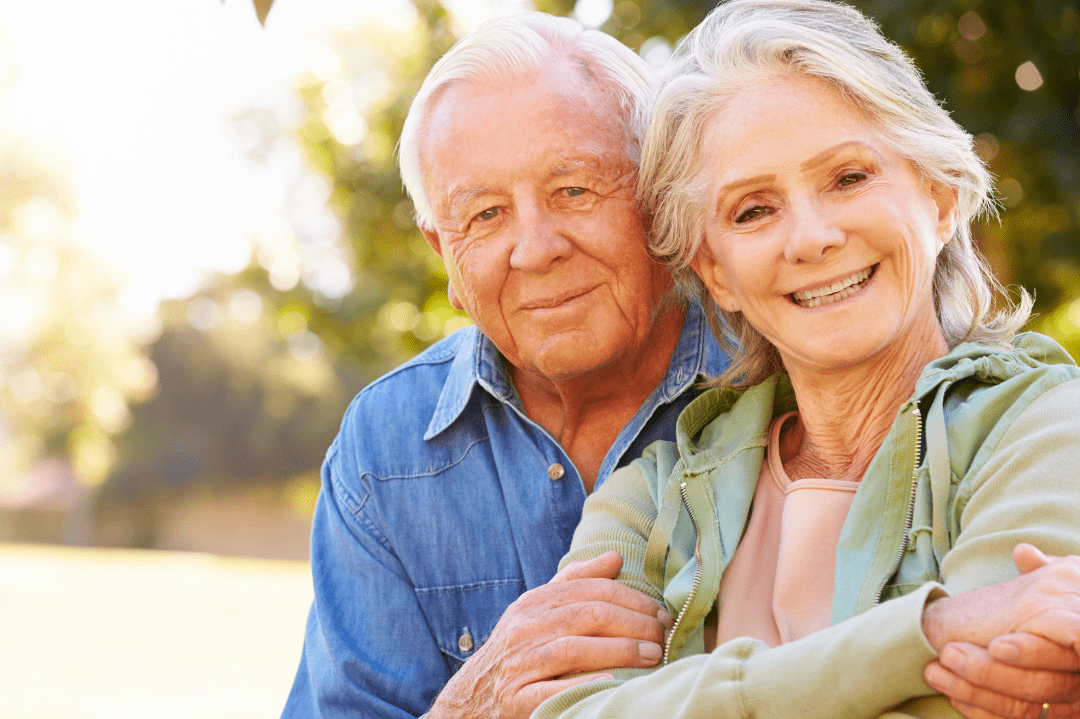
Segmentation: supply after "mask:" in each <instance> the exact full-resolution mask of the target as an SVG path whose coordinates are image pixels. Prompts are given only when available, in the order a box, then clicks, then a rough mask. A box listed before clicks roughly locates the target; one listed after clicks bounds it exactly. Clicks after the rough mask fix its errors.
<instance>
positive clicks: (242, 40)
mask: <svg viewBox="0 0 1080 719" xmlns="http://www.w3.org/2000/svg"><path fill="white" fill-rule="evenodd" d="M600 1H601V2H602V3H603V2H606V0H600ZM446 5H447V6H448V7H449V8H450V9H451V10H452V11H453V12H454V13H455V16H456V18H457V20H458V22H459V23H460V25H461V27H462V29H469V28H471V27H473V26H475V25H476V24H478V23H479V22H481V21H482V20H484V19H486V18H487V17H490V16H492V15H495V14H504V13H506V12H509V11H513V10H514V9H519V8H522V7H527V6H528V0H448V2H447V3H446ZM415 18H416V13H415V10H414V9H413V6H412V4H411V3H410V2H409V1H408V0H376V1H369V0H360V1H359V2H358V1H357V0H275V3H274V7H273V9H272V10H271V12H270V15H269V18H268V20H267V24H266V27H265V28H264V27H262V26H260V25H259V23H258V21H257V20H256V18H255V13H254V10H253V8H252V4H251V0H225V2H221V1H220V0H152V1H150V2H148V1H147V0H97V2H86V1H85V0H33V1H32V2H31V1H28V0H0V32H2V33H3V35H4V36H6V42H7V43H8V44H9V45H10V46H11V48H13V51H14V52H13V53H12V54H13V55H14V61H15V64H16V68H17V72H18V76H17V81H16V84H15V85H14V87H13V88H12V90H11V92H10V94H9V95H8V97H7V98H6V100H4V101H0V131H8V130H10V131H15V132H18V133H21V134H24V135H28V136H29V137H31V138H32V139H33V141H34V142H35V143H36V144H38V145H40V146H43V147H46V148H48V149H49V152H50V154H51V155H55V156H59V157H60V158H65V159H66V160H67V161H68V167H69V168H70V172H71V176H70V181H71V183H72V185H73V187H74V189H75V192H76V196H77V201H78V206H79V217H78V219H77V223H76V233H77V238H78V239H79V241H81V242H82V243H84V244H85V245H86V246H88V247H90V248H91V249H93V250H94V251H95V252H96V253H97V254H98V255H100V256H101V257H103V258H104V259H106V260H107V261H108V262H110V263H112V264H114V265H115V266H116V267H117V268H119V269H120V270H121V272H122V273H123V275H124V276H125V277H126V282H127V284H126V289H125V291H124V297H125V301H126V304H127V305H128V306H129V307H130V308H131V309H132V310H133V311H134V312H136V313H143V314H144V313H149V312H152V311H153V308H154V307H156V303H157V302H158V301H159V300H160V299H163V298H167V297H180V296H185V295H187V294H189V293H191V292H193V291H194V290H196V289H197V288H198V287H199V285H200V282H201V281H202V280H203V278H204V277H205V275H206V273H208V272H214V271H225V272H233V271H236V270H239V269H241V268H243V267H244V266H245V265H246V264H247V263H248V261H249V258H250V257H251V253H252V245H251V242H252V238H253V237H254V236H255V235H256V234H258V233H259V232H260V231H261V232H263V233H265V232H266V228H267V226H268V224H269V225H272V224H273V223H275V222H278V223H280V221H281V219H282V217H283V215H282V212H283V206H284V204H285V200H286V196H287V194H288V193H289V192H290V188H295V187H296V186H297V183H298V182H299V181H300V179H301V178H302V177H303V175H304V172H305V169H304V164H303V161H302V159H301V157H300V155H299V153H298V152H293V153H277V154H276V155H275V156H272V157H271V158H270V159H269V160H268V161H267V162H266V163H263V164H259V163H255V162H252V161H251V160H250V159H249V158H248V157H246V156H245V154H244V151H243V147H242V146H243V142H242V141H239V140H238V138H237V129H236V124H235V122H234V118H235V117H236V116H237V114H238V113H241V112H243V111H244V110H246V109H249V108H264V109H270V110H273V111H274V112H277V113H279V114H280V116H282V117H286V118H288V117H295V116H296V115H297V114H298V112H299V110H298V108H297V100H296V96H295V92H294V89H293V84H292V78H294V77H296V75H297V74H299V73H300V72H301V71H302V70H303V69H304V68H305V67H307V66H308V65H309V64H310V63H311V62H312V61H313V60H312V58H313V57H316V56H317V55H318V52H317V49H318V47H319V43H320V38H325V37H327V36H328V35H329V34H330V33H331V32H332V31H334V30H335V29H341V28H350V27H355V26H356V25H358V24H359V23H372V22H377V23H384V24H386V25H388V26H390V27H397V28H401V29H405V28H407V27H409V26H410V24H411V23H412V22H413V21H414V20H415ZM314 194H315V196H316V197H318V193H317V192H315V193H314ZM328 231H329V230H328Z"/></svg>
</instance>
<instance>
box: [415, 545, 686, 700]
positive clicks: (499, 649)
mask: <svg viewBox="0 0 1080 719" xmlns="http://www.w3.org/2000/svg"><path fill="white" fill-rule="evenodd" d="M621 567H622V557H620V556H619V554H618V553H617V552H608V553H607V554H604V555H602V556H600V557H597V558H596V559H593V560H589V561H586V562H574V563H572V564H570V565H568V566H567V567H566V568H565V569H563V570H562V571H561V572H559V573H558V574H556V575H555V577H554V578H553V579H552V580H551V581H550V582H549V583H548V584H545V585H544V586H542V587H537V588H535V589H533V590H531V591H528V592H526V593H525V594H523V595H521V596H520V597H518V599H517V601H515V602H514V603H513V604H511V605H510V606H509V607H508V608H507V610H506V612H505V613H504V614H503V616H502V618H501V619H500V620H499V623H498V624H496V625H495V629H494V630H493V631H492V633H491V637H490V638H489V639H488V640H487V641H486V642H485V643H484V645H483V646H482V647H480V649H478V650H477V651H476V654H474V655H473V656H472V657H470V658H469V660H468V661H467V662H465V664H464V665H463V666H462V667H461V669H460V670H459V671H458V672H457V674H455V675H454V676H453V678H452V679H451V680H450V682H449V683H448V684H447V685H446V686H445V687H444V688H443V690H442V692H441V693H440V694H439V696H438V698H437V699H436V700H435V704H434V705H433V706H432V707H431V711H430V712H428V714H427V716H428V717H429V719H447V718H449V717H453V718H454V719H466V718H468V719H474V718H475V719H481V718H482V719H519V718H520V719H527V717H528V716H529V715H530V714H531V713H532V712H533V710H534V709H536V707H538V706H539V705H540V704H541V703H542V702H543V701H544V700H545V699H547V698H548V697H550V696H552V695H554V694H556V693H558V692H560V691H562V690H563V689H566V688H567V687H570V686H573V685H574V684H581V683H583V682H588V681H594V680H596V679H603V678H611V675H610V674H588V672H596V671H598V670H602V669H608V668H612V667H651V666H653V665H654V664H656V663H657V662H658V661H659V660H660V657H661V654H662V652H663V649H662V645H663V642H664V631H665V629H667V628H669V627H670V626H671V617H670V616H669V615H668V613H667V610H666V609H665V608H664V607H662V606H661V604H660V603H659V602H657V601H656V600H654V599H652V598H650V597H647V596H645V595H644V594H641V593H640V592H637V591H634V590H633V589H630V588H629V587H627V586H624V585H622V584H620V583H618V582H616V581H614V579H615V577H617V576H618V574H619V569H620V568H621ZM579 672H586V674H585V675H584V676H578V677H573V678H570V679H556V677H560V676H562V675H565V674H575V673H579Z"/></svg>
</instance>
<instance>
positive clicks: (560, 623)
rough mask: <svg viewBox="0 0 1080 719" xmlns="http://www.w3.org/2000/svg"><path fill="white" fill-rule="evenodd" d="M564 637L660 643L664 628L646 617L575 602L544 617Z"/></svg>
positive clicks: (619, 608)
mask: <svg viewBox="0 0 1080 719" xmlns="http://www.w3.org/2000/svg"><path fill="white" fill-rule="evenodd" d="M548 621H550V622H551V624H552V626H553V627H561V630H560V631H559V632H558V633H559V634H561V635H564V636H581V637H625V638H628V639H639V640H643V641H649V642H658V643H659V642H662V641H663V640H664V630H665V629H666V626H665V624H664V623H663V622H662V621H660V620H659V619H658V618H657V617H655V616H651V615H650V614H648V613H644V612H638V611H634V610H632V609H627V608H626V607H622V606H619V605H617V604H611V603H608V602H579V603H577V604H573V605H570V606H565V607H560V608H559V609H558V610H555V611H553V612H552V615H551V616H550V617H548Z"/></svg>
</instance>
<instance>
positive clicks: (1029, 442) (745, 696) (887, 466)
mask: <svg viewBox="0 0 1080 719" xmlns="http://www.w3.org/2000/svg"><path fill="white" fill-rule="evenodd" d="M1076 379H1080V369H1078V368H1077V367H1076V365H1075V363H1074V362H1073V361H1072V359H1071V358H1070V357H1069V356H1068V354H1067V353H1066V352H1065V351H1064V350H1063V349H1062V348H1061V347H1060V346H1058V345H1057V344H1056V343H1054V342H1053V341H1052V340H1050V339H1049V338H1046V337H1043V336H1041V335H1036V334H1024V335H1018V336H1017V338H1016V340H1015V342H1014V347H1013V349H1012V350H1010V351H1007V352H1005V351H999V350H994V349H987V348H985V347H981V346H978V345H974V344H965V345H961V346H960V347H957V348H956V349H955V350H953V351H952V352H950V353H949V354H948V355H947V356H945V357H943V358H941V359H939V360H937V361H935V362H933V363H931V364H930V365H928V366H927V367H926V368H925V369H924V370H923V372H922V374H921V375H920V377H919V380H918V382H917V384H916V387H915V392H914V394H913V395H912V397H911V398H910V399H909V400H908V401H907V402H906V403H905V404H904V405H903V406H902V407H900V409H899V411H898V413H897V416H896V419H895V421H894V422H893V425H892V428H891V430H890V432H889V434H888V435H887V437H886V438H885V441H884V443H883V444H882V446H881V448H880V449H879V450H878V452H877V454H876V455H875V456H874V459H873V461H872V462H871V464H870V467H869V468H868V470H867V472H866V474H865V475H864V477H863V479H862V481H861V482H860V485H859V489H858V491H857V492H856V494H855V498H854V500H853V503H852V506H851V509H850V511H849V514H848V517H847V520H846V521H845V524H844V528H843V531H842V533H841V536H840V541H839V546H838V548H837V556H836V580H835V589H834V595H833V626H831V627H829V628H828V629H826V630H823V631H821V632H818V633H816V634H813V635H811V636H808V637H805V638H803V639H800V640H797V641H794V642H791V643H788V644H784V645H782V646H780V647H776V648H769V647H768V646H767V645H765V644H764V643H763V642H760V641H758V640H753V639H748V638H744V639H737V640H734V641H731V642H727V643H725V644H723V645H721V646H720V647H718V648H717V649H716V650H715V651H713V652H712V653H710V654H704V653H703V649H704V643H703V626H704V621H705V618H706V616H707V615H708V613H709V611H710V609H712V607H713V605H714V604H715V603H716V598H717V595H718V592H719V587H720V577H721V575H722V573H723V571H724V568H725V567H726V566H727V564H728V562H730V561H731V558H732V555H733V554H734V552H735V548H736V547H737V546H738V543H739V540H740V537H741V535H742V532H743V529H744V526H745V524H746V521H747V519H748V516H749V511H750V503H751V500H752V498H753V496H754V490H755V487H756V484H757V478H758V474H759V470H760V467H761V462H762V461H763V458H764V449H765V445H766V432H767V429H768V426H769V423H770V422H771V420H772V419H773V418H774V417H776V416H778V415H780V414H783V413H785V412H788V411H791V410H793V409H796V404H795V396H794V393H793V391H792V388H791V384H790V382H789V381H788V380H787V378H786V377H785V376H778V377H774V378H772V379H770V380H768V381H766V382H763V383H762V384H760V385H757V386H755V387H753V388H751V389H750V390H748V391H746V392H745V393H742V394H740V393H736V392H733V391H730V390H711V391H709V392H706V393H705V394H703V395H702V396H701V397H699V398H698V399H696V400H695V401H694V402H693V403H691V404H690V405H689V406H688V407H687V408H686V410H684V411H683V413H682V415H681V416H680V418H679V424H678V430H677V442H676V443H670V442H658V443H656V444H654V445H652V446H651V447H650V448H649V450H648V451H647V452H646V454H645V456H644V457H642V458H641V459H640V460H638V461H636V462H635V463H634V464H632V465H631V466H630V467H627V468H625V469H623V470H621V471H620V472H617V473H615V474H613V475H612V476H611V477H610V478H609V479H608V480H607V481H606V482H605V484H604V485H603V487H602V488H601V489H600V490H599V491H597V492H596V493H595V494H594V495H593V496H592V497H590V498H589V500H588V501H587V502H586V505H585V514H584V516H583V518H582V522H581V524H580V525H579V527H578V530H577V532H576V533H575V535H574V541H573V545H572V547H571V550H570V553H569V554H568V555H567V556H566V557H565V558H564V559H563V565H564V566H565V564H566V563H568V562H570V561H574V560H578V559H586V558H590V557H595V556H599V555H600V554H603V553H604V552H607V551H610V550H612V549H614V550H617V551H619V552H620V553H621V554H622V556H623V571H622V574H621V575H620V577H619V579H620V580H621V581H624V582H625V583H627V584H629V585H630V586H632V587H634V588H635V589H638V590H640V591H642V592H645V593H646V594H649V595H651V596H653V597H655V598H657V599H661V598H662V599H663V600H664V601H666V602H667V605H668V607H669V608H670V609H671V610H672V616H675V617H676V625H675V628H674V629H673V630H672V631H671V632H670V634H669V637H668V642H667V647H666V648H665V657H664V662H663V665H664V666H662V668H658V669H654V670H627V669H619V670H615V671H614V672H613V673H614V674H615V675H616V677H617V679H616V680H614V681H598V682H590V683H588V684H583V685H579V686H576V687H573V688H571V689H569V690H566V691H564V692H562V693H560V694H558V695H556V696H554V697H552V698H551V699H549V700H548V701H547V702H545V703H544V704H543V705H541V707H540V708H539V709H538V710H537V711H536V713H535V714H534V715H533V716H534V718H546V717H554V716H559V715H563V714H565V716H574V717H577V716H582V717H585V716H588V717H594V716H595V717H608V716H611V717H616V716H634V717H653V716H655V717H661V716H662V717H696V716H711V717H721V718H722V719H732V718H735V717H748V718H749V717H755V718H756V719H764V718H766V717H777V718H778V719H790V718H791V717H822V718H823V719H824V718H826V717H827V718H829V719H835V718H837V717H852V718H856V717H876V716H879V715H882V714H883V713H885V712H889V711H890V710H891V709H893V708H895V707H898V706H900V705H902V704H903V706H902V707H900V708H899V709H898V710H897V711H898V712H901V713H896V714H892V716H911V715H918V716H942V717H944V716H959V714H957V713H956V712H955V711H954V710H953V709H952V708H951V707H950V706H949V705H948V703H947V702H946V701H945V700H944V698H942V697H940V696H936V697H933V696H929V695H932V694H933V693H934V692H933V690H932V689H930V688H929V687H928V686H927V685H926V684H925V683H924V682H923V679H922V670H923V668H924V667H925V665H926V663H927V662H928V661H930V660H931V659H933V658H934V651H933V649H932V648H931V647H930V646H929V644H928V643H927V642H926V640H925V638H924V637H923V634H922V628H921V618H922V610H923V606H924V605H925V603H926V601H927V600H928V598H930V597H933V596H936V595H939V594H942V593H946V592H947V593H956V592H961V591H965V590H968V589H974V588H977V587H982V586H987V585H989V584H993V583H997V582H1000V581H1004V580H1007V579H1010V578H1012V577H1015V576H1016V574H1017V571H1016V569H1015V566H1014V565H1013V562H1012V549H1013V547H1014V546H1015V545H1016V544H1017V543H1019V542H1022V541H1027V542H1031V543H1033V544H1035V545H1036V546H1038V547H1040V548H1041V549H1042V550H1043V551H1045V552H1046V553H1048V554H1054V555H1066V554H1080V482H1078V481H1076V480H1075V478H1074V474H1075V470H1076V467H1078V466H1080V382H1074V381H1072V380H1076ZM885 600H891V601H885ZM720 611H723V607H720ZM676 660H679V661H676ZM630 679H635V680H634V681H629V680H630ZM918 697H926V698H924V699H918ZM908 700H912V701H908ZM904 702H907V704H904Z"/></svg>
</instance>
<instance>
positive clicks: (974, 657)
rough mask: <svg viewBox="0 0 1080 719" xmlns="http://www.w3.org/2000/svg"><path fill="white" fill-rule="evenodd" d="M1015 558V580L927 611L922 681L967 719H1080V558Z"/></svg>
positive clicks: (1020, 551) (1033, 553)
mask: <svg viewBox="0 0 1080 719" xmlns="http://www.w3.org/2000/svg"><path fill="white" fill-rule="evenodd" d="M1013 558H1014V560H1015V562H1016V566H1017V568H1019V570H1020V571H1021V572H1022V574H1021V575H1020V576H1019V577H1017V578H1016V579H1013V580H1011V581H1008V582H1003V583H1001V584H996V585H993V586H990V587H985V588H983V589H977V590H972V591H970V592H964V593H961V594H957V595H956V596H953V597H945V598H942V599H938V600H936V601H934V602H931V603H930V604H928V605H927V607H926V612H925V614H924V616H923V630H924V632H925V634H926V637H927V639H928V640H929V641H930V643H931V645H933V646H934V648H935V649H937V650H938V651H939V657H938V661H936V662H931V663H930V664H929V665H927V667H926V672H925V677H926V681H927V683H928V684H930V686H932V687H933V688H935V689H937V690H938V691H940V692H941V693H942V694H945V695H946V696H947V697H949V698H950V700H951V701H952V704H953V706H954V707H956V709H957V710H958V711H960V712H961V713H962V714H964V716H966V717H967V718H968V719H999V718H1008V719H1037V717H1039V716H1041V715H1042V710H1043V703H1044V702H1047V703H1049V704H1050V708H1049V713H1048V716H1049V717H1053V718H1054V719H1061V718H1064V717H1074V718H1075V717H1080V673H1077V672H1078V670H1080V557H1060V558H1059V557H1047V556H1045V555H1043V553H1042V552H1040V551H1039V550H1038V549H1036V548H1035V547H1033V546H1031V545H1030V544H1020V545H1017V547H1016V550H1015V552H1014V553H1013Z"/></svg>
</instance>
